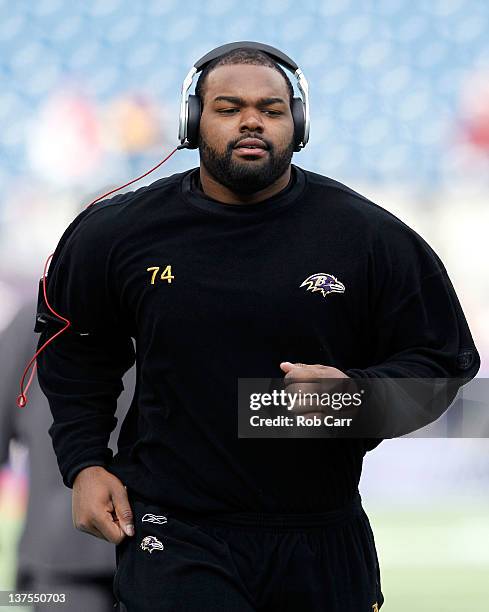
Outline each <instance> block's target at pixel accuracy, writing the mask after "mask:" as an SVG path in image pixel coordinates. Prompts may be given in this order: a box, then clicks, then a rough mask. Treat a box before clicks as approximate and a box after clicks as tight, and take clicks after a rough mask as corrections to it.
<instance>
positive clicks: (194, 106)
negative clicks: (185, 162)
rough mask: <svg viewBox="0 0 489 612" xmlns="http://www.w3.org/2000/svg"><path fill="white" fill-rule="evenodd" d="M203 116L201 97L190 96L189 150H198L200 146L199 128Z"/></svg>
mask: <svg viewBox="0 0 489 612" xmlns="http://www.w3.org/2000/svg"><path fill="white" fill-rule="evenodd" d="M201 114H202V104H201V102H200V97H199V96H195V95H189V97H188V121H187V140H188V148H189V149H197V148H198V146H199V126H200V115H201Z"/></svg>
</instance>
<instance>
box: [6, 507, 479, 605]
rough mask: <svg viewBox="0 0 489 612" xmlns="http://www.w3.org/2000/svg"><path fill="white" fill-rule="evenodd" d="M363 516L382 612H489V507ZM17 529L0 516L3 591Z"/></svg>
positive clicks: (371, 512)
mask: <svg viewBox="0 0 489 612" xmlns="http://www.w3.org/2000/svg"><path fill="white" fill-rule="evenodd" d="M367 512H368V514H369V517H370V521H371V524H372V528H373V530H374V534H375V539H376V543H377V550H378V554H379V558H380V563H381V573H382V588H383V592H384V595H385V598H386V601H385V605H384V606H383V608H382V611H383V612H488V611H489V520H488V517H489V506H488V507H479V508H474V507H472V506H470V510H466V511H463V512H462V511H461V510H460V509H454V510H447V508H445V507H444V508H443V509H441V508H440V509H435V508H430V509H429V510H426V511H421V510H419V509H413V510H410V511H409V512H408V511H403V512H397V511H396V512H394V511H390V512H386V511H378V510H373V509H371V508H367ZM19 527H20V525H19V523H18V521H14V520H12V519H10V520H9V519H3V520H2V517H1V516H0V551H1V554H0V586H1V588H3V589H6V588H11V586H12V580H13V576H14V567H15V566H14V549H15V541H16V539H17V537H18V533H19ZM0 609H2V608H0ZM4 609H7V608H4ZM8 609H9V610H11V609H12V608H8ZM15 610H17V611H18V612H21V611H25V610H26V609H25V608H15ZM297 612H302V611H300V610H298V611H297Z"/></svg>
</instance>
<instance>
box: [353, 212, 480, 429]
mask: <svg viewBox="0 0 489 612" xmlns="http://www.w3.org/2000/svg"><path fill="white" fill-rule="evenodd" d="M377 236H378V239H377V242H376V246H375V248H374V249H373V253H372V257H371V262H370V271H371V279H370V280H369V283H370V287H371V305H370V308H371V310H370V313H371V315H370V325H369V337H370V342H369V343H370V348H369V351H368V353H369V354H370V363H369V364H367V367H364V368H351V369H348V370H346V371H345V373H346V374H347V375H348V376H350V377H351V378H363V379H374V378H413V379H427V378H429V379H443V380H444V381H445V382H444V385H443V386H442V388H440V387H439V386H437V387H436V397H433V392H434V389H435V387H434V386H433V385H432V384H431V385H430V383H428V381H426V382H425V385H424V386H425V388H426V392H424V393H423V391H422V389H421V384H420V385H418V387H417V388H416V393H418V391H419V390H420V389H421V393H420V394H419V397H420V398H423V399H424V402H423V403H422V405H421V404H420V402H419V401H418V402H415V403H412V404H411V405H409V404H404V405H403V406H402V407H400V406H397V407H398V408H399V411H398V414H397V416H398V419H399V420H398V422H397V427H396V428H395V430H396V431H395V435H399V434H400V433H406V432H408V431H412V430H413V428H414V429H417V428H419V427H420V426H423V425H426V424H428V422H431V421H433V420H435V419H436V418H438V417H439V416H440V414H441V413H442V412H443V411H444V410H446V408H448V406H449V405H450V404H451V402H452V401H453V399H454V397H455V396H456V394H457V392H458V389H459V388H460V387H461V386H462V385H463V384H465V383H466V382H468V381H469V380H470V379H472V378H473V377H474V376H475V375H476V374H477V372H478V370H479V367H480V357H479V354H478V351H477V349H476V347H475V344H474V341H473V339H472V336H471V333H470V330H469V326H468V324H467V321H466V318H465V316H464V313H463V311H462V307H461V305H460V302H459V300H458V297H457V295H456V293H455V289H454V287H453V285H452V283H451V281H450V278H449V277H448V273H447V271H446V269H445V266H444V265H443V263H442V262H441V260H440V258H439V257H438V256H437V255H436V253H435V252H434V251H433V249H432V248H431V247H430V246H429V245H428V244H427V243H426V242H425V241H424V240H423V238H421V236H419V235H418V234H417V233H416V232H414V231H413V230H411V229H410V228H408V227H407V226H406V225H404V224H403V223H402V222H400V221H399V222H398V223H395V224H393V223H391V224H389V225H385V226H382V225H380V226H379V228H378V235H377ZM450 379H451V380H450ZM428 397H430V398H432V401H429V402H428V401H426V399H427V398H428ZM437 398H438V400H437ZM443 398H444V399H443ZM414 407H416V408H418V409H419V410H421V412H422V414H417V415H415V414H414V413H412V412H410V410H411V409H413V408H414ZM403 411H404V415H403V414H402V412H403ZM414 426H415V427H414ZM389 437H390V436H389Z"/></svg>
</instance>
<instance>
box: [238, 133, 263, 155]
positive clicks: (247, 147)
mask: <svg viewBox="0 0 489 612" xmlns="http://www.w3.org/2000/svg"><path fill="white" fill-rule="evenodd" d="M267 149H268V147H267V145H266V144H265V143H264V142H263V140H259V139H258V138H245V139H244V140H240V141H239V142H238V144H237V145H236V146H235V147H234V150H235V151H236V153H237V154H238V155H240V156H243V157H258V158H259V157H265V155H267V154H268V150H267Z"/></svg>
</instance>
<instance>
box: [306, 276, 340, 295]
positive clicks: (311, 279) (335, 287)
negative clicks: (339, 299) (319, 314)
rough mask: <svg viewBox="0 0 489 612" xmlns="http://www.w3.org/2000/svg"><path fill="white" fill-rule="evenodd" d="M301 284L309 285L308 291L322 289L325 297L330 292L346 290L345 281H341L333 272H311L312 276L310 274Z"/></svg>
mask: <svg viewBox="0 0 489 612" xmlns="http://www.w3.org/2000/svg"><path fill="white" fill-rule="evenodd" d="M300 286H301V287H307V291H312V292H315V291H320V292H321V293H322V295H323V297H326V296H327V295H328V293H343V292H344V291H345V285H344V284H343V283H340V281H339V280H338V279H337V278H336V277H335V276H333V275H332V274H326V273H324V272H318V273H317V274H311V276H308V277H307V278H306V280H305V281H304V282H303V283H302V285H300Z"/></svg>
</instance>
